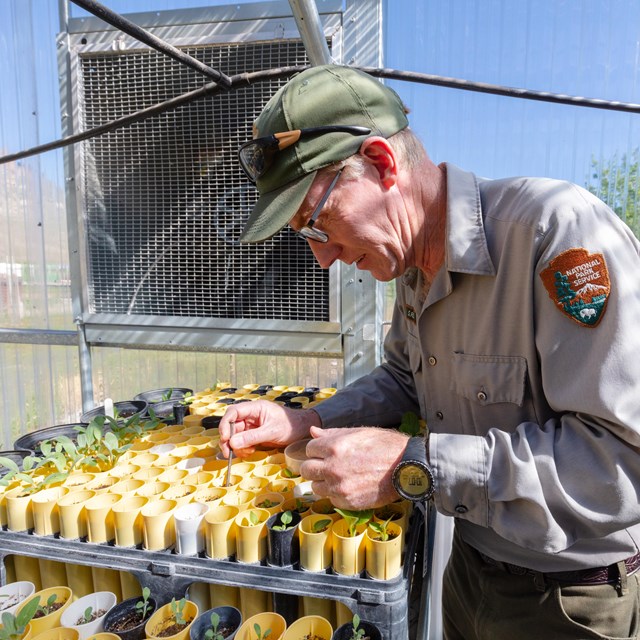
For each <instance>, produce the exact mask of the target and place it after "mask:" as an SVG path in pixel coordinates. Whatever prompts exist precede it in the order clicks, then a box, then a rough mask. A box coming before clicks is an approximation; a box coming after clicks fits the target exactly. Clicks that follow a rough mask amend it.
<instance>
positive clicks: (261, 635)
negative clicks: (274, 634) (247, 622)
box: [253, 623, 271, 640]
mask: <svg viewBox="0 0 640 640" xmlns="http://www.w3.org/2000/svg"><path fill="white" fill-rule="evenodd" d="M253 630H254V631H255V632H256V636H257V637H258V640H266V638H267V636H270V635H271V629H267V630H266V631H265V632H264V633H262V629H261V628H260V625H259V624H258V623H256V624H254V625H253Z"/></svg>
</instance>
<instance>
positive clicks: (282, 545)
mask: <svg viewBox="0 0 640 640" xmlns="http://www.w3.org/2000/svg"><path fill="white" fill-rule="evenodd" d="M285 513H286V512H285ZM289 513H291V522H290V523H289V524H288V525H287V528H286V529H284V530H278V529H274V528H273V527H274V525H276V526H280V525H281V524H282V515H283V514H282V513H274V514H273V515H272V516H271V517H270V518H269V519H268V520H267V562H268V563H269V564H270V565H273V566H276V567H290V566H292V565H294V564H296V563H297V562H298V561H299V560H300V540H299V538H298V535H297V533H298V525H299V524H300V520H301V519H302V518H301V517H300V514H299V513H298V512H297V511H290V512H289Z"/></svg>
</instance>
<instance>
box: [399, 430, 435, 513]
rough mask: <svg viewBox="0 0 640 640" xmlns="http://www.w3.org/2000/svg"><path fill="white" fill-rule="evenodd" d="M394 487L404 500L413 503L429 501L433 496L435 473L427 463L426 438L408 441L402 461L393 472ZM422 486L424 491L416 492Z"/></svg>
mask: <svg viewBox="0 0 640 640" xmlns="http://www.w3.org/2000/svg"><path fill="white" fill-rule="evenodd" d="M407 474H409V475H407ZM403 482H404V483H405V485H406V486H403ZM407 482H408V483H409V484H406V483H407ZM393 486H394V488H395V490H396V491H397V492H398V494H399V495H400V496H401V497H402V498H405V499H406V500H411V501H413V502H422V501H425V500H429V499H430V498H431V496H432V495H433V491H434V487H433V472H432V471H431V467H430V466H429V463H428V461H427V449H426V442H425V439H424V438H422V437H418V436H417V437H413V438H409V440H408V441H407V446H406V448H405V451H404V453H403V455H402V459H401V460H400V462H399V463H398V466H397V467H396V468H395V469H394V471H393ZM420 486H422V487H423V491H422V492H420V491H417V492H416V489H418V488H419V487H420ZM410 487H412V488H410Z"/></svg>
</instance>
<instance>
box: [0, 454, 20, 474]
mask: <svg viewBox="0 0 640 640" xmlns="http://www.w3.org/2000/svg"><path fill="white" fill-rule="evenodd" d="M0 465H2V466H3V467H6V468H7V469H9V471H12V472H13V473H18V472H19V471H20V469H19V468H18V465H17V464H16V463H15V462H14V461H13V460H11V458H5V457H4V456H0Z"/></svg>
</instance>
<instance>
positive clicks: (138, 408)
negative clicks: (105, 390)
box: [80, 400, 149, 423]
mask: <svg viewBox="0 0 640 640" xmlns="http://www.w3.org/2000/svg"><path fill="white" fill-rule="evenodd" d="M148 406H149V403H148V402H147V401H146V400H124V401H123V402H114V403H113V408H114V410H115V411H117V413H118V420H126V419H127V418H131V417H132V416H135V415H139V416H140V417H143V416H144V415H145V414H146V413H147V408H148ZM103 415H104V406H102V407H95V408H94V409H91V411H87V413H84V414H83V415H82V416H81V417H80V420H81V421H82V422H87V423H89V422H91V420H93V418H95V417H97V416H103Z"/></svg>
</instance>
